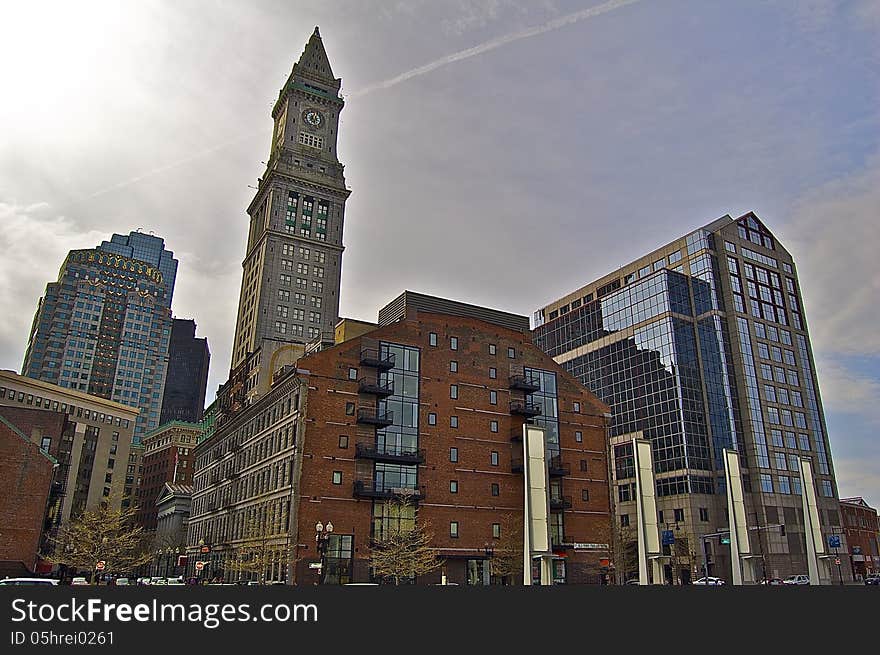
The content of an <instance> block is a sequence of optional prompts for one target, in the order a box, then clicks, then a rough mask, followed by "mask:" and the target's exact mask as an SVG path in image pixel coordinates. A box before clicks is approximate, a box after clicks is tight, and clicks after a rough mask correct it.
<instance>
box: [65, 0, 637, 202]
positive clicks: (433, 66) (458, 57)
mask: <svg viewBox="0 0 880 655" xmlns="http://www.w3.org/2000/svg"><path fill="white" fill-rule="evenodd" d="M636 2H640V0H609V2H606V3H604V4H601V5H596V6H595V7H590V8H589V9H582V10H580V11H576V12H574V13H571V14H567V15H565V16H560V17H559V18H554V19H553V20H551V21H548V22H546V23H544V24H543V25H538V26H536V27H529V28H527V29H524V30H520V31H519V32H513V33H512V34H505V35H504V36H499V37H496V38H494V39H490V40H489V41H486V42H485V43H481V44H479V45H475V46H474V47H472V48H468V49H467V50H460V51H459V52H454V53H452V54H451V55H446V56H445V57H441V58H440V59H437V60H435V61H432V62H430V63H428V64H425V65H423V66H419V67H418V68H413V69H412V70H408V71H406V72H405V73H401V74H400V75H396V76H394V77H392V78H389V79H387V80H384V81H382V82H377V83H375V84H371V85H370V86H367V87H365V88H363V89H359V90H357V91H353V92H352V93H349V94H348V95H347V96H345V97H346V99H352V98H360V97H362V96H365V95H367V94H369V93H373V92H374V91H379V90H381V89H388V88H390V87H392V86H397V85H398V84H400V83H401V82H406V81H407V80H411V79H413V78H414V77H421V76H422V75H426V74H428V73H430V72H432V71H435V70H437V69H438V68H443V67H444V66H448V65H449V64H454V63H456V62H459V61H463V60H465V59H470V58H471V57H476V56H477V55H481V54H483V53H484V52H489V51H490V50H495V49H496V48H500V47H501V46H504V45H507V44H508V43H513V42H514V41H521V40H522V39H528V38H529V37H532V36H538V35H539V34H546V33H547V32H552V31H553V30H558V29H560V28H562V27H566V26H567V25H573V24H574V23H579V22H581V21H584V20H587V19H589V18H593V17H595V16H599V15H601V14H607V13H608V12H609V11H614V10H615V9H620V8H621V7H625V6H626V5H631V4H635V3H636ZM268 131H269V130H268V129H265V130H260V131H259V132H248V133H247V134H242V135H240V136H237V137H235V138H233V139H230V140H228V141H224V142H223V143H221V144H218V145H216V146H212V147H210V148H208V149H207V150H202V151H199V152H197V153H195V154H193V155H190V156H188V157H185V158H183V159H179V160H177V161H174V162H171V163H170V164H165V165H164V166H159V167H158V168H154V169H152V170H149V171H146V172H145V173H142V174H141V175H138V176H136V177H133V178H131V179H128V180H125V181H124V182H119V183H117V184H114V185H113V186H109V187H107V188H105V189H100V190H99V191H95V192H94V193H91V194H89V195H88V196H85V197H83V198H79V199H78V200H75V201H74V202H73V203H71V204H78V203H81V202H84V201H86V200H92V199H93V198H97V197H98V196H103V195H104V194H107V193H110V192H111V191H116V190H117V189H122V188H124V187H127V186H130V185H132V184H135V183H137V182H140V181H141V180H144V179H147V178H150V177H153V176H154V175H158V174H159V173H164V172H165V171H168V170H171V169H173V168H177V167H179V166H183V165H184V164H188V163H190V162H191V161H193V160H195V159H198V158H200V157H204V156H206V155H210V154H211V153H213V152H216V151H218V150H222V149H223V148H226V147H227V146H231V145H233V144H235V143H238V142H240V141H243V140H245V139H248V138H251V137H253V136H256V135H260V134H264V133H266V132H268Z"/></svg>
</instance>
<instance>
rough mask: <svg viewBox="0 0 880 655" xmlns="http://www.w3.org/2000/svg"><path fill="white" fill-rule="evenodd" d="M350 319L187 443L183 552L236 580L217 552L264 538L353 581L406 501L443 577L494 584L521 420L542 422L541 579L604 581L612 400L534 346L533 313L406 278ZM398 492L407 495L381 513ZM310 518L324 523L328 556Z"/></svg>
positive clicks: (323, 573)
mask: <svg viewBox="0 0 880 655" xmlns="http://www.w3.org/2000/svg"><path fill="white" fill-rule="evenodd" d="M355 323H356V325H352V326H345V325H340V326H339V329H338V330H337V334H340V335H346V334H347V335H350V338H348V339H346V340H344V341H341V342H340V343H338V344H336V345H334V346H332V347H328V348H325V349H322V350H320V351H318V352H315V353H312V354H309V355H306V356H303V357H301V358H300V359H299V360H298V361H297V362H296V363H295V365H294V366H288V367H284V368H282V369H281V370H280V371H278V372H276V375H275V376H273V379H274V384H273V386H272V387H271V389H270V390H269V391H268V393H266V394H265V395H263V396H262V397H261V398H260V399H258V400H257V401H256V402H254V403H253V404H251V405H250V406H248V407H247V408H245V409H243V410H241V411H240V412H239V413H238V414H237V415H235V417H234V418H232V419H230V420H227V421H226V422H225V423H223V424H221V425H220V426H219V427H218V428H217V429H216V431H215V433H214V435H213V436H212V437H211V438H210V439H208V440H205V441H203V442H202V443H200V444H199V446H198V447H197V448H196V453H195V455H196V473H195V476H194V492H193V501H192V515H191V517H190V522H189V537H188V544H189V549H190V554H191V557H190V559H191V560H195V559H197V558H200V559H202V560H203V561H208V562H209V565H208V570H209V571H210V573H209V576H210V577H213V576H216V575H223V576H225V577H226V579H237V578H238V577H239V576H241V575H242V573H240V572H239V571H237V570H235V569H234V567H232V568H230V567H229V564H228V563H229V562H230V561H234V560H235V553H236V552H238V551H239V549H241V548H247V547H249V546H250V547H252V546H253V544H254V543H260V544H264V547H266V548H268V549H270V551H271V552H272V553H273V557H272V560H271V564H269V565H267V566H266V570H265V576H266V577H267V578H269V579H275V580H280V579H285V578H286V576H287V573H288V566H289V567H290V569H291V570H292V573H293V576H294V579H295V580H296V581H297V583H298V584H312V583H313V582H319V581H320V582H322V583H324V584H339V583H346V582H363V581H367V580H370V579H372V577H373V576H372V573H371V570H370V545H371V543H372V541H373V540H374V539H377V538H381V537H382V535H383V534H385V531H386V530H387V529H388V528H389V526H390V525H392V524H393V523H394V522H395V521H397V520H398V519H399V520H403V521H411V520H414V518H415V516H417V520H418V521H419V522H422V523H423V524H425V525H428V526H430V531H431V532H432V533H433V537H432V542H431V546H432V548H433V549H434V550H435V553H436V555H437V556H438V557H439V558H442V559H443V560H445V564H444V569H443V571H442V573H445V575H446V576H447V579H448V580H449V581H451V582H456V583H458V584H475V585H483V584H490V583H493V584H495V583H501V582H502V578H503V577H504V576H501V575H495V574H493V570H497V569H493V566H492V561H493V557H497V556H499V555H498V551H499V549H501V548H502V545H503V544H505V543H506V544H508V545H509V544H511V543H515V542H516V537H515V536H514V535H515V534H516V531H517V530H518V529H521V527H522V524H523V512H524V496H523V494H524V482H523V456H522V453H523V445H522V441H521V440H522V432H523V426H524V424H525V423H526V422H533V423H534V424H537V425H539V426H541V427H543V428H544V429H545V430H546V442H547V448H548V458H547V461H548V474H549V478H548V479H549V488H548V497H549V508H550V509H549V511H550V517H549V524H550V539H551V542H552V549H553V553H554V560H553V567H552V570H553V577H554V579H555V581H556V582H557V583H568V584H590V583H592V584H598V583H601V582H602V581H603V580H604V576H605V573H606V572H607V565H608V563H609V558H610V553H609V549H610V533H611V522H610V508H609V499H608V480H607V459H606V455H605V438H606V428H607V421H608V414H607V412H608V407H607V406H606V405H605V404H603V403H601V402H599V401H598V400H597V399H596V398H595V396H593V395H592V394H591V393H589V392H588V391H587V390H586V389H584V388H583V386H582V385H581V384H580V383H579V382H578V381H577V380H576V379H574V378H573V377H572V376H571V375H569V374H568V373H566V372H565V370H564V369H563V368H562V367H560V366H559V365H557V364H556V363H555V362H553V360H552V359H551V358H550V357H548V356H546V355H545V354H544V353H542V352H541V351H540V350H538V349H537V348H536V347H535V346H534V345H533V343H532V338H531V333H530V331H529V324H528V318H527V317H524V316H518V315H515V314H509V313H506V312H501V311H497V310H491V309H486V308H482V307H475V306H473V305H467V304H464V303H458V302H453V301H449V300H444V299H441V298H433V297H430V296H424V295H421V294H415V293H412V292H406V293H404V294H403V295H401V296H400V297H399V298H397V299H396V300H394V301H393V302H392V303H390V304H389V305H388V306H387V307H385V308H383V309H382V310H380V312H379V321H378V323H379V325H378V327H374V329H372V330H370V331H366V332H364V331H363V330H361V329H360V328H361V327H363V324H362V323H360V322H355ZM400 495H407V496H410V497H411V498H412V499H413V500H414V501H415V502H416V504H417V510H416V511H413V512H412V513H407V514H406V516H390V515H388V514H386V504H385V502H386V500H388V499H392V498H395V497H399V496H400ZM318 522H321V523H322V524H326V523H328V522H332V524H333V526H334V532H333V534H332V535H330V538H329V542H328V548H327V551H326V553H325V556H324V557H323V558H322V557H321V556H320V555H319V554H318V552H317V551H316V547H315V525H316V523H318ZM255 527H256V530H255V529H254V528H255ZM521 543H522V537H521V533H520V537H519V544H520V545H519V546H511V547H510V548H512V549H513V550H511V551H510V552H514V553H515V555H514V556H515V557H516V558H521V551H517V550H516V548H521V547H522V546H521ZM203 549H208V550H207V552H205V551H204V550H203ZM200 553H201V554H200ZM318 567H320V569H319V568H318ZM319 573H320V577H319ZM254 575H255V573H254V572H252V571H251V572H248V573H247V574H246V576H245V577H253V576H254ZM440 576H441V570H437V571H435V572H433V573H432V574H429V575H426V576H423V577H422V578H420V579H419V580H417V583H419V584H424V583H433V582H439V581H440ZM510 578H513V579H510ZM506 581H507V582H512V583H514V584H520V583H521V578H516V577H515V576H507V578H506Z"/></svg>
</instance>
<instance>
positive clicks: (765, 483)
mask: <svg viewBox="0 0 880 655" xmlns="http://www.w3.org/2000/svg"><path fill="white" fill-rule="evenodd" d="M761 491H763V492H765V493H769V494H772V493H773V478H772V476H771V475H770V474H769V473H762V474H761Z"/></svg>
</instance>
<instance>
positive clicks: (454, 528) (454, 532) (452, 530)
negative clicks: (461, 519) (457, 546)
mask: <svg viewBox="0 0 880 655" xmlns="http://www.w3.org/2000/svg"><path fill="white" fill-rule="evenodd" d="M449 536H450V537H452V538H453V539H458V521H450V522H449Z"/></svg>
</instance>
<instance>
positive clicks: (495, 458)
mask: <svg viewBox="0 0 880 655" xmlns="http://www.w3.org/2000/svg"><path fill="white" fill-rule="evenodd" d="M489 463H490V464H491V465H492V466H498V451H497V450H493V451H492V452H491V454H490V455H489Z"/></svg>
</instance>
